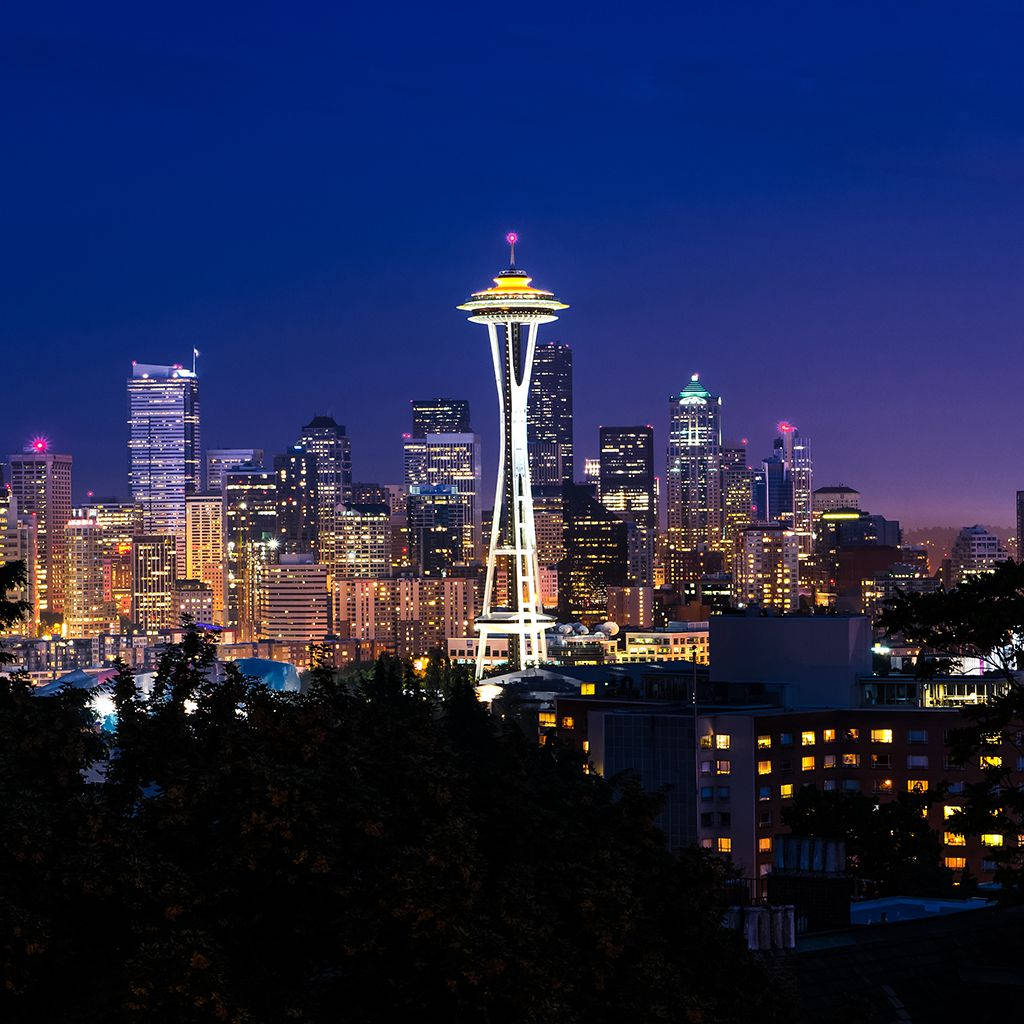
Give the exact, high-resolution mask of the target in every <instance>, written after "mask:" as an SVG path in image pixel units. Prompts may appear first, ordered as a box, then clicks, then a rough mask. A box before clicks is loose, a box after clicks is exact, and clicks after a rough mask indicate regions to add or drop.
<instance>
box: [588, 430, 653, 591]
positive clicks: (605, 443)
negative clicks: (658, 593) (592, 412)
mask: <svg viewBox="0 0 1024 1024" xmlns="http://www.w3.org/2000/svg"><path fill="white" fill-rule="evenodd" d="M599 438H600V446H601V455H600V467H599V489H598V494H599V495H600V500H601V504H602V505H604V507H605V508H606V509H608V511H609V512H614V513H615V514H616V515H617V516H619V518H620V519H623V520H625V521H626V522H628V523H630V524H632V526H633V527H634V529H633V530H632V531H631V535H632V543H631V544H630V552H629V570H630V571H629V575H630V582H631V583H633V584H636V585H641V586H648V585H650V583H651V581H652V579H653V572H654V538H655V533H656V532H657V519H656V506H655V497H654V428H653V427H649V426H643V427H601V428H600V431H599Z"/></svg>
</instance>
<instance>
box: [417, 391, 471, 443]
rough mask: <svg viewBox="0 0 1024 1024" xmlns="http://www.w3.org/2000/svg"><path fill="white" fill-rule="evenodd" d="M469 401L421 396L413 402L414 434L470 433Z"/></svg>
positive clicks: (419, 435) (423, 435) (418, 435)
mask: <svg viewBox="0 0 1024 1024" xmlns="http://www.w3.org/2000/svg"><path fill="white" fill-rule="evenodd" d="M472 429H473V428H472V427H471V426H470V425H469V402H467V401H466V400H465V399H462V398H419V399H416V400H415V401H414V402H413V403H412V436H413V437H426V436H427V434H468V433H470V432H471V431H472Z"/></svg>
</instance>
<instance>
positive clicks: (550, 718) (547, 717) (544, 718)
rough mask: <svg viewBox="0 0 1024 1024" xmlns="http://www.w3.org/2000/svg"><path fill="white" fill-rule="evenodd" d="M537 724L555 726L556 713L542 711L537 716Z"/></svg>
mask: <svg viewBox="0 0 1024 1024" xmlns="http://www.w3.org/2000/svg"><path fill="white" fill-rule="evenodd" d="M537 722H538V724H539V725H542V726H543V725H554V724H555V713H554V711H540V712H538V714H537Z"/></svg>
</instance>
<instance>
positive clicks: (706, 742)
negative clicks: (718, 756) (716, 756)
mask: <svg viewBox="0 0 1024 1024" xmlns="http://www.w3.org/2000/svg"><path fill="white" fill-rule="evenodd" d="M711 741H712V737H711V736H701V738H700V746H701V750H710V749H711Z"/></svg>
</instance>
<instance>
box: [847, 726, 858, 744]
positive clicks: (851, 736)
mask: <svg viewBox="0 0 1024 1024" xmlns="http://www.w3.org/2000/svg"><path fill="white" fill-rule="evenodd" d="M843 739H844V740H849V741H850V742H852V743H856V742H857V740H859V739H860V729H844V730H843Z"/></svg>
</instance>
